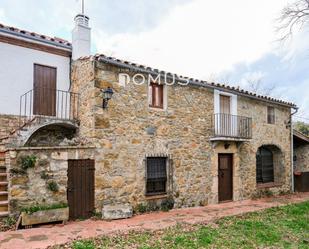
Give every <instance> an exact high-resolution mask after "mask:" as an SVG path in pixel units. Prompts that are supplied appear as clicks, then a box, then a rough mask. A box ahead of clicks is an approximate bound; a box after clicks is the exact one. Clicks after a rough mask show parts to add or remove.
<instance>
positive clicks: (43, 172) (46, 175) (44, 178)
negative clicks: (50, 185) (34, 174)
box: [40, 171, 49, 180]
mask: <svg viewBox="0 0 309 249" xmlns="http://www.w3.org/2000/svg"><path fill="white" fill-rule="evenodd" d="M40 175H41V179H43V180H47V179H48V178H49V175H48V174H47V173H46V172H45V171H42V172H41V174H40Z"/></svg>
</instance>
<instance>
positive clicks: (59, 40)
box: [0, 23, 72, 49]
mask: <svg viewBox="0 0 309 249" xmlns="http://www.w3.org/2000/svg"><path fill="white" fill-rule="evenodd" d="M1 31H3V32H5V31H7V32H9V33H10V34H12V35H14V34H16V35H18V34H19V35H21V36H23V37H24V38H29V39H33V38H36V39H37V40H38V41H42V42H49V43H52V44H54V45H56V46H57V45H58V46H59V45H61V46H62V47H65V48H67V49H72V45H71V43H70V42H69V41H67V40H64V39H62V38H58V37H49V36H46V35H43V34H37V33H35V32H30V31H26V30H21V29H18V28H15V27H10V26H5V25H4V24H1V23H0V32H1Z"/></svg>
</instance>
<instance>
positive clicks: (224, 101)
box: [220, 95, 232, 136]
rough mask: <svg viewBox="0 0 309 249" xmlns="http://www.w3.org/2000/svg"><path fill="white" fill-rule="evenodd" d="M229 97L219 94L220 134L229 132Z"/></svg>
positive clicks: (229, 133) (228, 133) (228, 134)
mask: <svg viewBox="0 0 309 249" xmlns="http://www.w3.org/2000/svg"><path fill="white" fill-rule="evenodd" d="M230 113H231V97H230V96H226V95H220V132H221V134H222V135H226V136H230V135H232V134H231V116H230Z"/></svg>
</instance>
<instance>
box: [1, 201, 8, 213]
mask: <svg viewBox="0 0 309 249" xmlns="http://www.w3.org/2000/svg"><path fill="white" fill-rule="evenodd" d="M7 211H9V202H8V201H7V200H6V201H0V212H7Z"/></svg>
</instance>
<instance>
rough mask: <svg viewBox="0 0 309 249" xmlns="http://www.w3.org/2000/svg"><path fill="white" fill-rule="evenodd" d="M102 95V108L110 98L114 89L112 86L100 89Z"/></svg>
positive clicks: (104, 107)
mask: <svg viewBox="0 0 309 249" xmlns="http://www.w3.org/2000/svg"><path fill="white" fill-rule="evenodd" d="M101 91H102V95H103V106H102V107H103V109H106V108H107V104H108V101H109V100H110V99H111V98H112V96H113V94H114V91H113V89H112V88H110V87H107V88H106V89H105V90H101Z"/></svg>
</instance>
